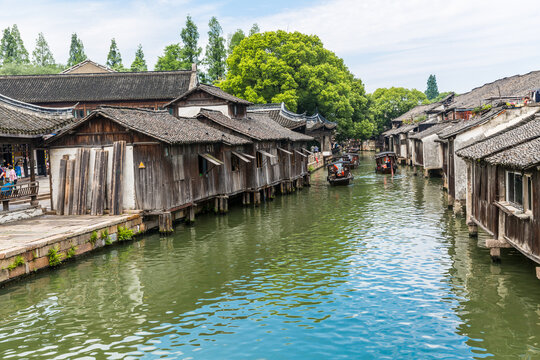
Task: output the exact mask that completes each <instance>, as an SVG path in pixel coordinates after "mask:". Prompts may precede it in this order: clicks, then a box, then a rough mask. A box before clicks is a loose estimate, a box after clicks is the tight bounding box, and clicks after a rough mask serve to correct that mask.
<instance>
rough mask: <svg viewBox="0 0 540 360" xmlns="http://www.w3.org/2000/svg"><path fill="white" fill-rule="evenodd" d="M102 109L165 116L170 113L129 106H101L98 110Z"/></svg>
mask: <svg viewBox="0 0 540 360" xmlns="http://www.w3.org/2000/svg"><path fill="white" fill-rule="evenodd" d="M100 109H114V110H129V111H144V112H149V113H153V114H163V113H167V114H169V111H167V110H154V109H145V108H136V107H129V106H113V105H100V106H99V107H98V108H97V109H96V110H100Z"/></svg>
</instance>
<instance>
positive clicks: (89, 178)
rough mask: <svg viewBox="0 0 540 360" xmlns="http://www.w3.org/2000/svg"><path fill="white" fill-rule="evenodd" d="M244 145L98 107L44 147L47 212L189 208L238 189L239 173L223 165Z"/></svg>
mask: <svg viewBox="0 0 540 360" xmlns="http://www.w3.org/2000/svg"><path fill="white" fill-rule="evenodd" d="M249 144H250V141H249V140H246V139H243V138H241V137H239V136H235V135H232V134H228V133H225V132H223V131H219V130H217V129H215V128H213V127H210V126H207V125H205V124H203V123H202V122H200V121H198V120H197V119H193V118H191V119H187V118H182V117H174V116H172V115H170V114H169V112H168V111H166V110H162V111H152V110H143V109H132V108H115V107H102V108H100V109H98V110H96V111H94V112H92V113H91V114H90V115H89V116H88V117H86V118H84V119H83V120H81V121H79V122H77V123H75V124H73V125H72V126H71V127H69V128H67V129H65V130H64V131H62V133H60V134H58V135H57V136H55V137H53V138H51V139H49V140H48V146H49V148H50V153H51V168H52V172H51V173H52V187H53V197H54V199H55V207H56V208H57V209H58V210H57V212H58V213H60V214H84V213H86V212H87V211H91V213H94V214H103V213H104V211H105V210H109V212H110V213H121V212H122V211H123V210H127V209H137V210H145V211H146V212H147V213H148V214H158V213H159V214H161V213H164V212H172V213H174V212H178V211H180V210H183V209H186V208H193V207H194V206H197V205H198V204H201V203H203V202H208V201H211V200H213V199H214V198H216V197H220V196H226V195H228V194H230V193H231V191H232V190H231V187H230V184H233V183H234V184H239V185H238V186H239V187H241V186H242V181H240V180H238V179H239V178H242V176H245V175H242V174H245V173H247V170H246V168H245V166H243V167H242V164H238V166H237V168H236V169H235V168H234V166H233V167H232V168H231V163H230V161H229V159H230V154H231V153H237V154H242V153H243V152H244V151H245V149H244V146H246V145H249ZM240 156H241V155H240ZM78 184H79V185H78ZM80 184H82V185H80ZM100 199H103V200H100Z"/></svg>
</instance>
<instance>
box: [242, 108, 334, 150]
mask: <svg viewBox="0 0 540 360" xmlns="http://www.w3.org/2000/svg"><path fill="white" fill-rule="evenodd" d="M248 112H251V113H266V114H268V116H270V118H272V119H273V120H274V121H276V122H277V123H278V124H280V125H281V126H284V127H286V128H288V129H290V130H293V131H296V132H300V133H303V134H306V135H309V136H311V137H313V138H315V140H317V141H318V142H319V143H320V145H321V150H322V151H330V150H331V142H332V136H333V135H334V132H335V129H336V126H337V124H336V123H334V122H331V121H329V120H327V119H325V118H324V117H323V116H322V115H321V114H320V113H319V112H316V113H315V114H313V115H311V116H308V115H306V113H305V112H304V113H303V114H296V113H293V112H292V111H289V110H287V108H286V107H285V104H284V103H281V104H263V105H253V106H250V107H249V108H248Z"/></svg>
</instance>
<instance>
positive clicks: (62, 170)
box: [49, 155, 69, 215]
mask: <svg viewBox="0 0 540 360" xmlns="http://www.w3.org/2000/svg"><path fill="white" fill-rule="evenodd" d="M68 159H69V156H68V155H64V156H63V157H62V159H61V160H60V166H59V167H58V195H57V197H56V214H57V215H64V209H65V208H64V201H65V196H66V168H67V162H68ZM49 176H50V175H49ZM51 202H52V193H51Z"/></svg>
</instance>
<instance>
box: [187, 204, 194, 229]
mask: <svg viewBox="0 0 540 360" xmlns="http://www.w3.org/2000/svg"><path fill="white" fill-rule="evenodd" d="M187 223H188V224H193V223H195V205H193V206H190V207H189V209H188V217H187Z"/></svg>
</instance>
